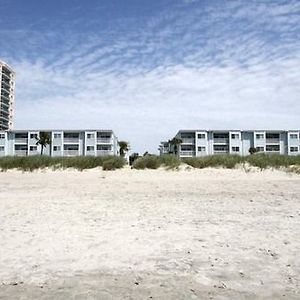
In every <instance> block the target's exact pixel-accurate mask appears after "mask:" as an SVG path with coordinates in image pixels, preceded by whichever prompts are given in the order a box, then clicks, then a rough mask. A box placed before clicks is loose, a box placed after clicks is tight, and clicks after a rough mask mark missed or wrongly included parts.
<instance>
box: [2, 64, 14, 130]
mask: <svg viewBox="0 0 300 300" xmlns="http://www.w3.org/2000/svg"><path fill="white" fill-rule="evenodd" d="M0 90H1V94H0V130H9V129H12V128H13V105H14V100H15V92H14V90H15V72H14V71H13V69H12V68H11V67H10V66H9V65H7V64H6V63H5V62H3V61H1V60H0Z"/></svg>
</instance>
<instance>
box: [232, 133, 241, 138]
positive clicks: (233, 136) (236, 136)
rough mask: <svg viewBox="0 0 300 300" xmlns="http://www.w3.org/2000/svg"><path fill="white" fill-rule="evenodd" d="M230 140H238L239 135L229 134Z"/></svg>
mask: <svg viewBox="0 0 300 300" xmlns="http://www.w3.org/2000/svg"><path fill="white" fill-rule="evenodd" d="M231 138H232V139H233V140H238V139H239V138H240V135H239V134H238V133H232V134H231Z"/></svg>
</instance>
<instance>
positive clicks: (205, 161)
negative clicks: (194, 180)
mask: <svg viewBox="0 0 300 300" xmlns="http://www.w3.org/2000/svg"><path fill="white" fill-rule="evenodd" d="M183 161H184V162H185V163H186V164H188V165H190V166H192V167H194V168H198V169H203V168H208V167H224V168H228V169H232V168H234V167H235V166H236V165H237V164H239V163H241V162H242V161H243V158H242V157H241V156H238V155H209V156H203V157H193V158H185V159H183Z"/></svg>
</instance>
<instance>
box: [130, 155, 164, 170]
mask: <svg viewBox="0 0 300 300" xmlns="http://www.w3.org/2000/svg"><path fill="white" fill-rule="evenodd" d="M160 166H161V161H160V159H159V157H158V156H156V155H146V156H143V157H140V158H138V159H137V160H135V161H134V162H133V165H132V167H133V168H134V169H157V168H159V167H160Z"/></svg>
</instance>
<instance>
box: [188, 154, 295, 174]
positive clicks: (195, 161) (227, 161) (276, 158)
mask: <svg viewBox="0 0 300 300" xmlns="http://www.w3.org/2000/svg"><path fill="white" fill-rule="evenodd" d="M183 161H184V162H185V163H186V164H188V165H190V166H192V167H194V168H207V167H224V168H229V169H232V168H235V167H236V166H237V165H238V164H243V163H248V164H249V165H250V166H254V167H258V168H260V169H261V170H263V169H266V168H275V169H279V168H291V167H293V166H300V156H287V155H279V154H271V155H268V154H264V153H259V154H254V155H249V156H245V157H242V156H238V155H210V156H204V157H194V158H186V159H183ZM296 169H297V167H296Z"/></svg>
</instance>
